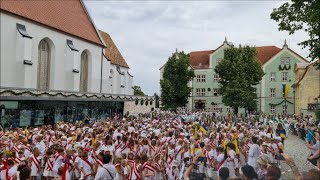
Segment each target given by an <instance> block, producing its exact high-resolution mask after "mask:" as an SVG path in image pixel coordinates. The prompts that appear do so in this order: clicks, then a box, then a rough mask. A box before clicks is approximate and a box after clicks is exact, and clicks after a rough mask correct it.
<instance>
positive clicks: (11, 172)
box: [0, 159, 18, 179]
mask: <svg viewBox="0 0 320 180" xmlns="http://www.w3.org/2000/svg"><path fill="white" fill-rule="evenodd" d="M17 169H18V167H17V166H16V165H15V164H14V161H13V160H11V159H9V160H8V175H9V179H11V178H13V177H14V176H15V175H16V173H17ZM6 171H7V169H3V170H2V171H1V176H0V177H1V179H6Z"/></svg>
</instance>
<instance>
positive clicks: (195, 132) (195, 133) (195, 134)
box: [193, 126, 198, 140]
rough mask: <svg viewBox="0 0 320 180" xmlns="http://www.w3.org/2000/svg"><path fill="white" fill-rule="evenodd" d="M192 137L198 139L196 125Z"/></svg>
mask: <svg viewBox="0 0 320 180" xmlns="http://www.w3.org/2000/svg"><path fill="white" fill-rule="evenodd" d="M193 137H194V139H195V140H196V139H198V126H196V127H195V128H194V136H193Z"/></svg>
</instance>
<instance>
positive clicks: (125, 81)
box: [108, 64, 133, 95]
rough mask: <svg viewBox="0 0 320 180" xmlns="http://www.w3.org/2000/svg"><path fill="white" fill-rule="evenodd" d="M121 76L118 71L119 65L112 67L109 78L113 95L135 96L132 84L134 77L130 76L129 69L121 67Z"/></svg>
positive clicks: (112, 65)
mask: <svg viewBox="0 0 320 180" xmlns="http://www.w3.org/2000/svg"><path fill="white" fill-rule="evenodd" d="M118 67H120V72H122V73H123V74H120V73H119V71H118V70H117V65H114V64H111V65H110V70H109V73H110V76H109V83H108V84H109V87H110V91H111V93H112V94H125V95H133V89H132V82H133V77H132V76H130V75H129V73H128V71H129V68H124V67H121V66H118Z"/></svg>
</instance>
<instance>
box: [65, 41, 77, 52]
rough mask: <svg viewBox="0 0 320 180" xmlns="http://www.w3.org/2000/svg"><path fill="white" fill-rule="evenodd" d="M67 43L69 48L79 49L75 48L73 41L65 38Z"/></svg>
mask: <svg viewBox="0 0 320 180" xmlns="http://www.w3.org/2000/svg"><path fill="white" fill-rule="evenodd" d="M67 45H68V46H69V48H70V49H71V50H72V51H79V50H78V49H76V48H75V47H74V45H73V42H72V41H71V40H69V39H67Z"/></svg>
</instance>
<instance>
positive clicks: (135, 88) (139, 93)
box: [132, 86, 144, 96]
mask: <svg viewBox="0 0 320 180" xmlns="http://www.w3.org/2000/svg"><path fill="white" fill-rule="evenodd" d="M132 89H133V95H135V96H144V93H143V92H142V90H141V87H140V86H133V87H132Z"/></svg>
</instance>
